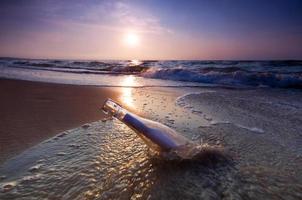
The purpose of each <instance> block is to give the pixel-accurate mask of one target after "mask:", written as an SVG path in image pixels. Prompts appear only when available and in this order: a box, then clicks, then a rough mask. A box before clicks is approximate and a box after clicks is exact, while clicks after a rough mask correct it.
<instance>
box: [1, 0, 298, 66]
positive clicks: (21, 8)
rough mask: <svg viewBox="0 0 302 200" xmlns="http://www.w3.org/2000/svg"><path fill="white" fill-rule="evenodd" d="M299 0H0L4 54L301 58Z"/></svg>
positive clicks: (86, 57) (139, 57) (47, 56)
mask: <svg viewBox="0 0 302 200" xmlns="http://www.w3.org/2000/svg"><path fill="white" fill-rule="evenodd" d="M301 10H302V1H301V0H283V1H280V0H182V1H180V0H164V1H163V0H128V1H126V0H119V1H114V0H74V1H64V0H42V1H40V0H26V1H25V0H1V1H0V56H2V57H22V58H48V59H52V58H54V59H100V60H101V59H180V60H192V59H194V60H211V59H215V60H234V59H235V60H263V59H302V12H301Z"/></svg>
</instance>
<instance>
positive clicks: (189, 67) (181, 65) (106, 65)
mask: <svg viewBox="0 0 302 200" xmlns="http://www.w3.org/2000/svg"><path fill="white" fill-rule="evenodd" d="M0 65H1V66H7V67H15V68H26V69H31V70H46V71H55V72H64V73H77V74H83V75H85V74H109V75H136V76H140V77H145V78H153V79H162V80H173V81H182V82H192V83H205V84H217V85H221V84H223V85H226V86H239V85H240V86H256V87H257V86H267V87H280V88H302V61H294V60H293V61H292V60H283V61H195V60H192V61H173V60H170V61H158V60H143V61H133V60H112V61H110V60H103V61H97V60H38V59H12V58H10V59H0Z"/></svg>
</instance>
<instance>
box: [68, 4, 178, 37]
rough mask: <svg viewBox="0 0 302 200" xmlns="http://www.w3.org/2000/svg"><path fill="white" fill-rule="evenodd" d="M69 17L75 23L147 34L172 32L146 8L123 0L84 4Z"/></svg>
mask: <svg viewBox="0 0 302 200" xmlns="http://www.w3.org/2000/svg"><path fill="white" fill-rule="evenodd" d="M82 8H84V7H82ZM71 19H72V20H73V21H74V22H76V23H84V24H89V25H95V26H100V27H103V28H106V29H110V30H115V31H124V30H125V29H131V30H135V31H137V32H141V33H149V34H162V33H172V31H171V30H170V29H168V28H166V27H164V26H162V25H161V23H160V20H159V19H158V18H157V17H155V16H154V15H152V14H150V13H149V12H148V11H147V10H144V9H142V8H139V7H136V6H135V5H130V4H129V3H126V2H124V1H103V2H101V3H98V4H95V5H91V6H85V9H82V10H81V13H78V17H77V18H75V19H74V18H71Z"/></svg>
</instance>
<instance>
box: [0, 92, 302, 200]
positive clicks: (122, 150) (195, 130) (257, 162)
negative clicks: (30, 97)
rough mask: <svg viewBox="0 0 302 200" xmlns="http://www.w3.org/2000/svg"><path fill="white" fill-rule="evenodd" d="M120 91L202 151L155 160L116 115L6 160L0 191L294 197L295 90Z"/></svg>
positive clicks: (299, 158)
mask: <svg viewBox="0 0 302 200" xmlns="http://www.w3.org/2000/svg"><path fill="white" fill-rule="evenodd" d="M122 90H125V91H124V92H125V93H126V94H127V93H130V94H131V95H129V96H127V98H128V99H125V96H124V97H121V98H122V99H124V100H125V104H127V106H128V108H130V109H132V110H137V111H140V112H139V114H141V115H144V116H147V117H148V118H151V119H153V120H156V121H159V122H161V123H164V124H166V125H168V126H170V127H172V128H174V129H176V130H177V131H179V132H180V133H181V134H183V135H185V136H186V137H188V138H191V139H192V140H195V141H202V142H203V144H207V145H208V146H207V147H205V148H204V151H203V153H202V154H201V156H200V157H199V158H198V159H194V160H190V161H167V160H163V159H159V158H157V157H154V156H152V155H150V154H149V151H148V148H147V147H146V145H145V144H144V143H143V142H142V141H141V139H140V138H139V137H137V136H136V135H135V133H134V132H133V131H131V130H130V129H129V128H128V127H126V126H125V125H123V124H122V123H120V122H118V121H116V120H108V121H106V122H102V121H98V122H94V123H91V124H88V125H85V126H82V127H79V128H76V129H73V130H69V131H65V132H63V133H61V134H59V135H57V136H56V137H54V138H51V139H50V140H48V141H45V142H43V143H41V144H39V145H37V146H35V147H33V148H31V149H29V150H27V151H25V152H24V153H22V154H21V155H19V156H17V157H15V158H12V159H10V160H8V161H7V162H6V163H5V164H3V165H2V166H1V167H0V177H1V178H0V190H1V192H0V199H12V198H15V199H42V198H48V199H57V198H58V199H62V198H63V199H301V198H302V175H301V173H300V172H301V170H302V167H301V166H302V152H301V146H302V142H301V133H302V132H301V128H302V127H301V123H300V122H301V119H302V117H301V116H302V115H301V109H302V106H301V102H300V101H299V99H301V96H302V94H301V91H297V90H296V91H295V90H293V91H286V90H267V89H260V90H258V89H257V90H227V89H218V88H215V89H200V88H198V89H197V88H195V89H192V88H186V89H171V88H170V89H164V88H154V89H150V90H145V89H140V88H133V89H131V91H129V90H128V89H125V88H124V89H122ZM187 92H190V93H191V94H189V95H184V94H185V93H187ZM181 95H184V96H182V97H180V98H178V99H177V97H178V96H181ZM176 99H177V101H176ZM126 102H128V103H126ZM175 102H176V103H175ZM258 130H263V131H260V132H259V131H258Z"/></svg>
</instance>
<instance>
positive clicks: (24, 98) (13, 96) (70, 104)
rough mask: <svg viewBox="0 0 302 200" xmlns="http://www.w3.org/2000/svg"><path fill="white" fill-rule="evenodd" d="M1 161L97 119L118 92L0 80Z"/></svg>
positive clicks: (97, 88)
mask: <svg viewBox="0 0 302 200" xmlns="http://www.w3.org/2000/svg"><path fill="white" fill-rule="evenodd" d="M0 93H1V101H0V113H1V114H0V152H1V154H0V164H1V163H3V162H4V161H5V160H6V159H8V158H10V157H12V156H15V155H17V154H19V153H20V152H22V151H23V150H25V149H27V148H29V147H31V146H33V145H35V144H38V143H39V142H41V141H43V140H45V139H47V138H50V137H52V136H54V135H56V134H58V133H59V132H61V131H64V130H67V129H71V128H74V127H78V126H80V125H82V124H85V123H89V122H93V121H97V120H100V119H101V118H103V117H104V114H103V113H102V112H101V111H100V110H99V108H100V106H101V105H102V103H103V102H104V101H105V99H106V98H108V97H110V98H112V99H115V98H116V96H117V92H116V91H113V90H110V89H108V88H100V87H93V86H76V85H61V84H50V83H38V82H30V81H20V80H6V79H0Z"/></svg>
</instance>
